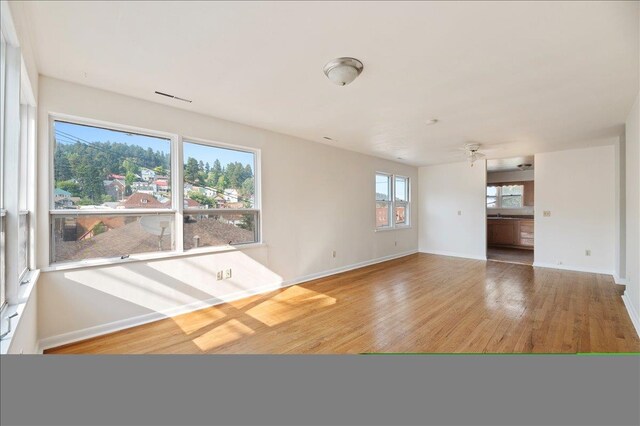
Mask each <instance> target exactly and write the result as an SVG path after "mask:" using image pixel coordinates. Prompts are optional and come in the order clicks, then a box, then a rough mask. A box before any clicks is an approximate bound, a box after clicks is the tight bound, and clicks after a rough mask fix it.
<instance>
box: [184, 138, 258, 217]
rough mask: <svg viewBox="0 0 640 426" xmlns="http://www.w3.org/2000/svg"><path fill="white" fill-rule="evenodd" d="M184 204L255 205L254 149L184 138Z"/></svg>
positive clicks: (204, 206)
mask: <svg viewBox="0 0 640 426" xmlns="http://www.w3.org/2000/svg"><path fill="white" fill-rule="evenodd" d="M183 152H184V158H183V161H184V163H183V164H184V203H185V204H184V208H185V209H198V208H228V209H248V208H253V207H255V176H254V170H255V164H256V155H255V153H253V152H247V151H238V150H234V149H228V148H220V147H216V146H209V145H201V144H195V143H187V142H185V143H184V145H183Z"/></svg>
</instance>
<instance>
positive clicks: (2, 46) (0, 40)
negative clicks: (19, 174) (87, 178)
mask: <svg viewBox="0 0 640 426" xmlns="http://www.w3.org/2000/svg"><path fill="white" fill-rule="evenodd" d="M6 71H7V43H6V42H5V39H4V34H2V33H0V166H2V169H3V170H4V166H5V156H4V116H5V111H6V106H5V92H6V86H5V77H6ZM6 217H7V212H6V210H5V209H4V172H1V173H0V310H1V309H2V307H3V306H4V304H5V301H6V278H7V276H6V275H7V274H6V270H5V264H6V249H5V229H6V228H7V225H6V220H7V219H6Z"/></svg>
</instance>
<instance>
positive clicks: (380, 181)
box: [376, 175, 391, 201]
mask: <svg viewBox="0 0 640 426" xmlns="http://www.w3.org/2000/svg"><path fill="white" fill-rule="evenodd" d="M376 201H391V176H388V175H376Z"/></svg>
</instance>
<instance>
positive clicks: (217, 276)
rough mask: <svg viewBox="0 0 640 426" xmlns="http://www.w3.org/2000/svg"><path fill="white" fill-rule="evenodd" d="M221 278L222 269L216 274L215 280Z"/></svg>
mask: <svg viewBox="0 0 640 426" xmlns="http://www.w3.org/2000/svg"><path fill="white" fill-rule="evenodd" d="M221 279H222V271H218V273H217V274H216V280H218V281H220V280H221Z"/></svg>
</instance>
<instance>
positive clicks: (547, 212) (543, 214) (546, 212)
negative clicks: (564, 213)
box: [542, 210, 551, 217]
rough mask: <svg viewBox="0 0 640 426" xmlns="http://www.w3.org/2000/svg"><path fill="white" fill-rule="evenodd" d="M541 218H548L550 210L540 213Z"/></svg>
mask: <svg viewBox="0 0 640 426" xmlns="http://www.w3.org/2000/svg"><path fill="white" fill-rule="evenodd" d="M542 216H544V217H550V216H551V210H545V211H543V212H542Z"/></svg>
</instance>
